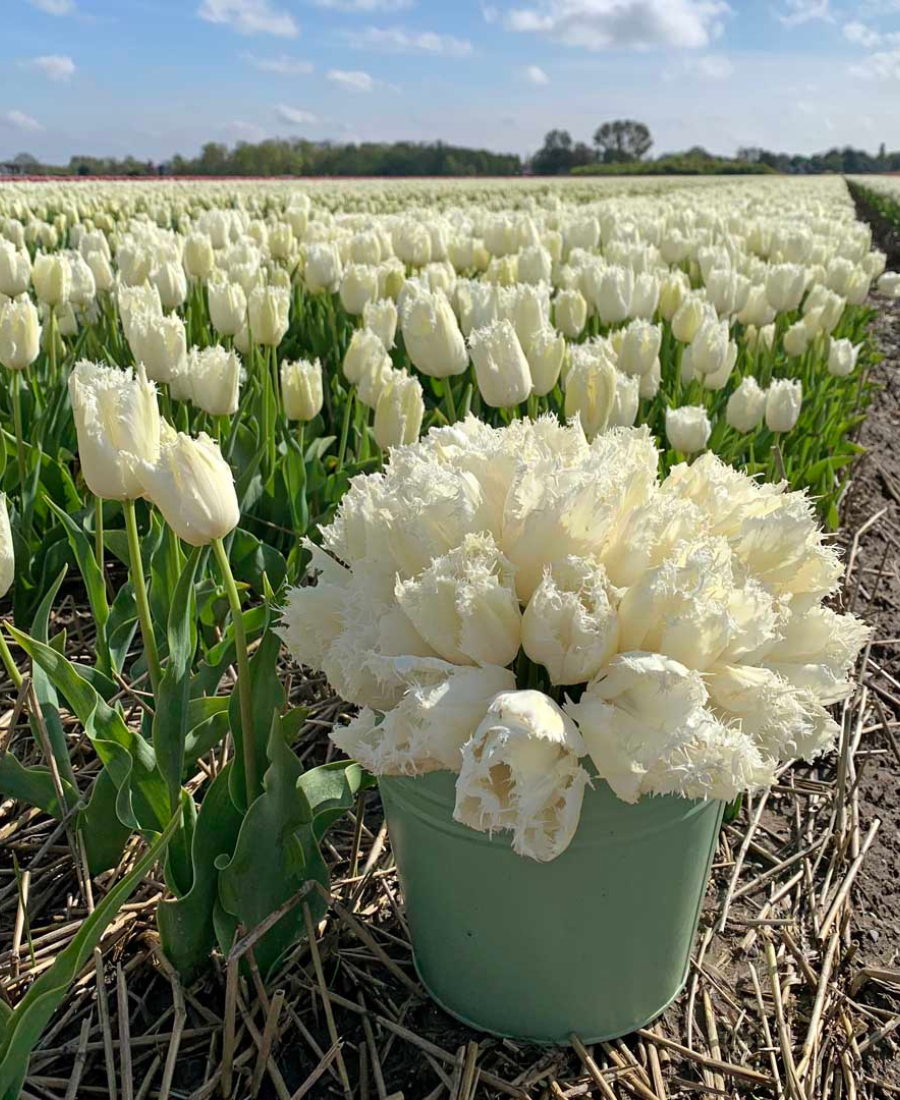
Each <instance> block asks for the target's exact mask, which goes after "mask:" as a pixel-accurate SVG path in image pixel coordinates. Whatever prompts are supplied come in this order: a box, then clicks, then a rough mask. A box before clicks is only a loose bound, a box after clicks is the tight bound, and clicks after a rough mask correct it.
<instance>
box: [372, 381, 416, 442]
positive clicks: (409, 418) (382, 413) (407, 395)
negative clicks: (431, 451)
mask: <svg viewBox="0 0 900 1100" xmlns="http://www.w3.org/2000/svg"><path fill="white" fill-rule="evenodd" d="M424 415H425V401H424V399H423V397H422V387H421V385H420V384H419V380H418V379H417V378H413V377H411V376H410V375H409V374H407V373H406V371H405V370H401V371H392V373H391V378H390V381H389V382H388V383H387V385H386V386H385V387H384V389H383V390H382V391H381V396H380V397H379V398H378V404H377V405H376V406H375V426H374V432H375V440H376V442H377V443H378V446H379V447H381V449H382V450H383V451H386V450H388V448H389V447H400V446H402V445H403V444H405V443H415V442H416V440H417V439H418V438H419V432H420V431H421V429H422V418H423V416H424Z"/></svg>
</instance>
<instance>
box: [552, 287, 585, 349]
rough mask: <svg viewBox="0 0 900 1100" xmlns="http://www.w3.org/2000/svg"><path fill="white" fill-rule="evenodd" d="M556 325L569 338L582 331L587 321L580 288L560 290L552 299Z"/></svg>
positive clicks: (578, 334)
mask: <svg viewBox="0 0 900 1100" xmlns="http://www.w3.org/2000/svg"><path fill="white" fill-rule="evenodd" d="M553 311H554V312H553V316H554V320H555V322H556V327H557V328H558V329H559V331H560V332H561V333H562V334H563V336H566V337H568V338H569V339H570V340H574V339H575V338H576V337H577V336H580V335H581V333H582V332H583V331H584V326H585V323H586V322H587V302H586V301H585V299H584V295H583V294H582V293H581V291H580V290H560V291H559V292H558V293H557V295H556V297H555V298H554V300H553Z"/></svg>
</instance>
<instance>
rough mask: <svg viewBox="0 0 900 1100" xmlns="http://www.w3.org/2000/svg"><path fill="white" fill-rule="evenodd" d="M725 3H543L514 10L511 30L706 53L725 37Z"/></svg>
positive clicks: (573, 41) (587, 42)
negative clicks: (723, 27)
mask: <svg viewBox="0 0 900 1100" xmlns="http://www.w3.org/2000/svg"><path fill="white" fill-rule="evenodd" d="M730 11H731V8H730V7H729V5H728V4H727V3H725V2H724V0H543V2H542V3H541V4H540V6H539V7H533V8H513V9H512V10H511V11H509V12H508V13H507V16H506V25H507V27H509V29H510V30H514V31H522V32H532V33H537V34H546V35H549V36H550V37H552V38H554V39H557V40H558V41H560V42H563V43H565V44H566V45H569V46H581V47H583V48H584V49H588V50H603V49H607V48H608V47H611V46H636V47H644V48H646V47H650V46H673V47H678V48H683V49H698V48H699V49H702V48H703V47H704V46H708V45H709V43H710V41H711V40H712V39H714V38H717V37H718V36H719V35H720V34H721V33H722V24H721V17H722V16H724V15H727V14H728V13H729V12H730Z"/></svg>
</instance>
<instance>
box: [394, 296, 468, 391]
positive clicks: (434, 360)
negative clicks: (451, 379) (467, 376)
mask: <svg viewBox="0 0 900 1100" xmlns="http://www.w3.org/2000/svg"><path fill="white" fill-rule="evenodd" d="M401 329H402V332H403V342H404V344H405V346H406V351H407V353H408V355H409V358H410V360H411V361H412V363H413V365H414V366H416V367H418V369H419V370H420V371H421V372H422V373H423V374H428V375H431V376H432V377H433V378H446V377H448V376H449V375H453V374H462V373H463V372H464V371H465V370H466V369H467V368H468V366H469V355H468V352H467V351H466V342H465V339H464V338H463V334H462V333H461V332H460V330H459V325H458V324H457V323H456V317H455V315H454V313H453V309H452V307H451V306H450V303H449V302H448V300H447V297H446V295H445V294H443V293H442V292H441V291H437V292H435V293H431V292H429V291H421V292H419V293H418V294H417V295H416V296H415V297H414V298H412V299H411V300H410V301H407V302H404V305H403V310H402V316H401Z"/></svg>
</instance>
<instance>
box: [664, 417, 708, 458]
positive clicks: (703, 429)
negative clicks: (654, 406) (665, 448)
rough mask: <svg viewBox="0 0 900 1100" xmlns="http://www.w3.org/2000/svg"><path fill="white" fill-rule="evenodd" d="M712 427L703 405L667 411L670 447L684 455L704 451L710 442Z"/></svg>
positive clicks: (667, 435) (667, 433)
mask: <svg viewBox="0 0 900 1100" xmlns="http://www.w3.org/2000/svg"><path fill="white" fill-rule="evenodd" d="M711 432H712V425H711V424H710V422H709V417H708V416H707V415H706V409H704V408H703V407H702V406H701V405H682V406H681V408H679V409H666V439H668V441H669V446H670V447H671V448H672V449H673V450H676V451H680V452H681V453H682V454H685V455H691V454H695V453H696V452H697V451H702V450H703V448H704V447H705V446H706V444H707V443H708V442H709V437H710V433H711Z"/></svg>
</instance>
